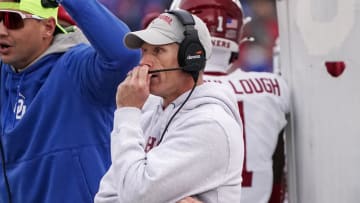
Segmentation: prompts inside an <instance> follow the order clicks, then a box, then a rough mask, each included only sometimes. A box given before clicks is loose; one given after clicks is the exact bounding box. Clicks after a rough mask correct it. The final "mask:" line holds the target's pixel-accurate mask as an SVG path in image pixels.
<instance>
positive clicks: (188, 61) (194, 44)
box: [166, 9, 206, 80]
mask: <svg viewBox="0 0 360 203" xmlns="http://www.w3.org/2000/svg"><path fill="white" fill-rule="evenodd" d="M166 13H169V14H173V15H175V16H176V17H177V19H178V20H179V21H180V22H181V24H182V25H184V27H185V31H184V36H185V38H184V40H183V41H182V42H181V43H180V47H179V52H178V63H179V65H180V67H181V69H182V70H183V71H185V72H188V73H190V74H191V75H192V76H193V77H194V80H195V78H196V80H197V77H198V75H199V71H201V70H203V69H204V68H205V63H206V53H205V49H204V47H203V46H202V44H201V42H200V40H199V35H198V31H197V30H196V29H195V20H194V18H193V16H192V15H191V14H190V13H189V12H188V11H185V10H182V9H176V10H169V11H166Z"/></svg>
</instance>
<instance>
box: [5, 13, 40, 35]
mask: <svg viewBox="0 0 360 203" xmlns="http://www.w3.org/2000/svg"><path fill="white" fill-rule="evenodd" d="M27 18H31V19H36V20H42V19H43V18H41V17H39V16H36V15H32V14H28V13H22V12H20V11H13V10H0V23H1V22H2V23H3V24H4V26H5V27H6V28H7V29H11V30H17V29H20V28H23V27H24V19H27Z"/></svg>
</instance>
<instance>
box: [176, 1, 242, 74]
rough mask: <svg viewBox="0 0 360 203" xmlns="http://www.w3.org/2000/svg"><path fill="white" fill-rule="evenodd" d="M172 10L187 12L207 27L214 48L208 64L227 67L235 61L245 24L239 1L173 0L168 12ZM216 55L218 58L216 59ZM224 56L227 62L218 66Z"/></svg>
mask: <svg viewBox="0 0 360 203" xmlns="http://www.w3.org/2000/svg"><path fill="white" fill-rule="evenodd" d="M173 9H183V10H187V11H189V12H190V13H192V14H195V15H197V16H198V17H199V18H201V19H202V20H203V21H204V22H205V24H206V25H207V28H208V30H209V32H210V34H211V37H212V43H213V46H214V48H213V54H212V57H211V59H210V61H208V64H209V62H210V63H217V64H216V65H217V66H229V65H231V64H232V63H233V62H234V61H235V60H236V59H237V57H238V53H239V45H240V43H241V40H242V31H243V26H244V24H245V23H244V22H245V21H244V15H243V9H242V6H241V4H240V1H239V0H173V2H172V4H171V6H170V10H173ZM216 54H217V55H218V56H219V57H216ZM220 55H221V56H220ZM224 56H226V58H228V59H229V60H228V61H226V63H225V64H219V61H220V60H221V59H222V61H224ZM214 60H216V61H214ZM226 69H228V67H227V68H226ZM212 71H215V70H212ZM216 71H219V70H216ZM224 71H225V70H222V71H221V72H224ZM226 71H227V70H226ZM226 71H225V72H226Z"/></svg>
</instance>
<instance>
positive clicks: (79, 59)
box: [58, 0, 140, 101]
mask: <svg viewBox="0 0 360 203" xmlns="http://www.w3.org/2000/svg"><path fill="white" fill-rule="evenodd" d="M58 2H59V3H60V4H62V6H63V7H64V8H65V9H66V10H67V12H68V13H69V14H70V15H71V17H72V18H73V19H74V20H75V21H76V23H77V26H78V27H79V28H80V29H81V31H82V32H83V33H84V35H85V36H86V38H87V39H88V40H89V42H90V43H91V47H86V48H83V49H78V50H77V51H73V52H72V53H71V54H68V58H69V61H67V64H66V65H67V66H69V67H68V68H69V71H71V75H72V77H74V78H75V80H76V81H77V82H79V83H80V85H81V88H82V90H85V91H86V92H90V95H91V96H93V97H97V98H98V99H99V98H100V99H103V100H104V101H109V100H111V101H113V100H114V97H115V93H116V87H117V85H118V84H119V83H120V82H121V81H122V80H123V79H124V78H125V77H126V74H127V73H128V72H129V71H130V70H131V69H132V68H133V67H134V66H136V65H137V64H138V63H139V59H140V52H139V50H130V49H128V48H126V47H125V45H124V43H123V38H124V36H125V34H126V33H128V32H129V31H130V29H129V27H128V26H127V25H126V24H125V23H124V22H123V21H121V20H120V19H119V18H117V17H116V16H115V15H113V14H112V13H111V12H110V11H109V10H108V9H106V8H105V7H104V6H103V5H102V4H100V3H99V2H98V1H96V0H76V1H75V0H58Z"/></svg>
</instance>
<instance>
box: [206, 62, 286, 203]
mask: <svg viewBox="0 0 360 203" xmlns="http://www.w3.org/2000/svg"><path fill="white" fill-rule="evenodd" d="M204 80H205V81H206V82H217V83H221V84H225V85H228V86H229V87H230V88H231V89H232V90H233V91H234V92H235V94H236V96H237V101H238V102H237V104H238V108H239V112H240V115H241V117H242V122H243V124H244V141H245V159H244V167H243V174H242V176H243V182H242V186H243V187H242V188H243V189H242V195H241V196H242V201H241V202H242V203H265V202H268V200H269V197H270V195H271V190H272V184H273V172H272V155H273V153H274V150H275V147H276V144H277V140H278V136H279V133H280V132H281V131H282V129H283V128H284V127H285V125H286V124H287V121H286V117H285V115H286V114H287V113H289V108H290V107H289V105H290V94H289V88H288V86H287V84H286V82H285V81H284V79H283V78H282V77H280V76H279V75H277V74H273V73H264V72H261V73H260V72H243V71H241V70H240V69H239V70H236V71H234V72H233V73H231V74H229V75H222V76H219V75H218V74H210V73H207V74H206V76H205V77H204Z"/></svg>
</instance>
